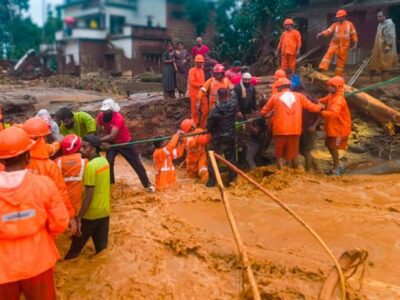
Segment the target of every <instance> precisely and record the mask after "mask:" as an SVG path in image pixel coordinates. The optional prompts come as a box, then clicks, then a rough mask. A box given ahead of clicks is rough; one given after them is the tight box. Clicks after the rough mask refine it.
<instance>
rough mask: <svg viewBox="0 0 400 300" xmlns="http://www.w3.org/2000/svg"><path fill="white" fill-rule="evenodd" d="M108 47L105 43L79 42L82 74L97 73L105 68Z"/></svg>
mask: <svg viewBox="0 0 400 300" xmlns="http://www.w3.org/2000/svg"><path fill="white" fill-rule="evenodd" d="M106 45H107V44H106V42H105V41H89V40H87V41H84V40H81V41H79V48H80V63H79V66H80V72H81V74H82V73H83V74H84V73H90V72H97V71H98V70H99V69H103V68H104V59H105V56H104V54H105V52H106Z"/></svg>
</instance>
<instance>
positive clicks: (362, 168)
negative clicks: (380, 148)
mask: <svg viewBox="0 0 400 300" xmlns="http://www.w3.org/2000/svg"><path fill="white" fill-rule="evenodd" d="M398 173H400V159H394V160H388V161H377V162H364V163H360V164H357V165H356V166H353V167H351V166H350V168H346V175H385V174H398Z"/></svg>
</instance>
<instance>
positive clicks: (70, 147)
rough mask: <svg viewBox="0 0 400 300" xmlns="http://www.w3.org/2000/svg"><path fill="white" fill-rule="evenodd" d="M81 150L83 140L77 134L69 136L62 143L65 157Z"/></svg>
mask: <svg viewBox="0 0 400 300" xmlns="http://www.w3.org/2000/svg"><path fill="white" fill-rule="evenodd" d="M80 148H81V138H80V137H79V136H77V135H76V134H68V135H67V136H66V137H65V138H64V139H63V140H62V141H61V150H62V152H63V154H64V155H69V154H73V153H76V152H78V151H79V149H80Z"/></svg>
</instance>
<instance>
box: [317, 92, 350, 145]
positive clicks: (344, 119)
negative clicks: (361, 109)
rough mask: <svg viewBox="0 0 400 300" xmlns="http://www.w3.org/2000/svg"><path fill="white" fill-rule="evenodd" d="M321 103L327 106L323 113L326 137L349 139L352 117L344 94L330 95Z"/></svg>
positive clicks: (321, 100)
mask: <svg viewBox="0 0 400 300" xmlns="http://www.w3.org/2000/svg"><path fill="white" fill-rule="evenodd" d="M319 101H320V102H321V103H324V104H326V105H327V107H326V109H325V110H324V111H323V112H322V116H323V117H324V119H325V132H326V136H328V137H341V138H347V137H348V136H349V135H350V133H351V115H350V110H349V107H348V106H347V102H346V99H345V97H344V95H343V92H338V93H336V94H334V95H333V94H329V95H328V96H327V97H325V98H322V99H319Z"/></svg>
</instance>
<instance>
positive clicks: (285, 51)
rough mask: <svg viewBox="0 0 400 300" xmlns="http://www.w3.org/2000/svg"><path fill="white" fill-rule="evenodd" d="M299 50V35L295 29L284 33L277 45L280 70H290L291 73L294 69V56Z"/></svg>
mask: <svg viewBox="0 0 400 300" xmlns="http://www.w3.org/2000/svg"><path fill="white" fill-rule="evenodd" d="M300 48H301V34H300V32H299V31H297V30H296V29H291V30H289V31H284V32H283V33H282V36H281V39H280V41H279V44H278V50H280V51H281V69H283V70H285V71H286V70H287V69H291V70H292V73H294V70H295V68H296V56H297V53H298V52H299V51H300Z"/></svg>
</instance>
